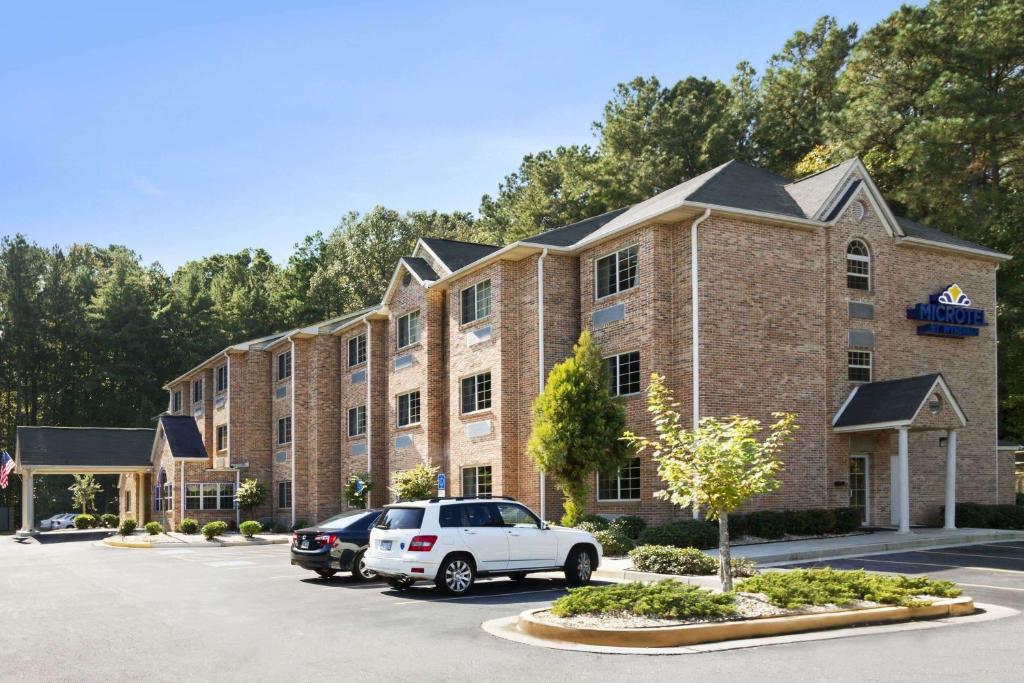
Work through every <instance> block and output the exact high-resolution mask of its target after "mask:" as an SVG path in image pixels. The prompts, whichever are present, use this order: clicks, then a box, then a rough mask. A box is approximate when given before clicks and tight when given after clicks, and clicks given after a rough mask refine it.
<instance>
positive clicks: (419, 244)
mask: <svg viewBox="0 0 1024 683" xmlns="http://www.w3.org/2000/svg"><path fill="white" fill-rule="evenodd" d="M420 247H422V248H423V251H425V252H427V253H428V254H430V255H431V256H433V257H434V260H435V261H437V262H438V263H440V264H441V267H442V268H444V269H445V270H446V271H447V274H448V275H451V273H452V269H451V268H449V267H448V264H447V263H445V262H444V259H442V258H441V257H440V256H438V255H437V254H436V253H435V252H434V250H433V249H431V248H430V247H429V246H427V243H426V242H424V241H423V238H422V237H420V238H419V239H417V240H416V247H415V248H413V250H412V255H413V256H415V255H416V252H417V250H419V249H420Z"/></svg>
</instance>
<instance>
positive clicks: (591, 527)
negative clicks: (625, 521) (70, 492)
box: [573, 522, 608, 534]
mask: <svg viewBox="0 0 1024 683" xmlns="http://www.w3.org/2000/svg"><path fill="white" fill-rule="evenodd" d="M573 528H574V529H579V530H580V531H586V532H587V533H591V534H596V533H597V532H598V531H607V529H608V527H606V526H602V525H600V524H594V523H593V522H580V523H579V524H577V525H576V526H574V527H573Z"/></svg>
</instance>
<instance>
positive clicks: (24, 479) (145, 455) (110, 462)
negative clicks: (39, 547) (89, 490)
mask: <svg viewBox="0 0 1024 683" xmlns="http://www.w3.org/2000/svg"><path fill="white" fill-rule="evenodd" d="M153 435H154V430H152V429H116V428H112V427H18V429H17V438H18V441H17V446H16V448H15V456H14V460H15V465H16V467H15V472H17V473H19V474H21V487H22V488H21V529H20V530H19V531H18V534H19V535H21V536H24V535H28V534H34V533H37V531H36V529H35V505H34V503H35V501H34V497H33V495H32V491H33V488H32V484H33V479H34V478H35V477H36V476H43V475H51V474H123V475H130V476H138V477H142V476H144V475H145V474H146V473H148V472H150V471H152V463H151V460H150V455H151V451H152V448H153ZM144 509H145V508H144V506H142V505H139V512H140V514H141V513H142V511H143V510H144ZM140 521H141V520H140Z"/></svg>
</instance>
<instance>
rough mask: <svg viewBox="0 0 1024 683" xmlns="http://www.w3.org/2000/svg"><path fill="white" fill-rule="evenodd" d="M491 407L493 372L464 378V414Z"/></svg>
mask: <svg viewBox="0 0 1024 683" xmlns="http://www.w3.org/2000/svg"><path fill="white" fill-rule="evenodd" d="M490 407H491V372H490V370H488V371H487V372H481V373H480V374H478V375H473V376H472V377H463V378H462V414H463V415H466V414H468V413H475V412H476V411H478V410H487V409H488V408H490Z"/></svg>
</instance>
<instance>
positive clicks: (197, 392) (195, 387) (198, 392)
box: [192, 377, 203, 405]
mask: <svg viewBox="0 0 1024 683" xmlns="http://www.w3.org/2000/svg"><path fill="white" fill-rule="evenodd" d="M197 403H198V404H199V405H202V403H203V378H202V377H200V378H199V379H197V380H194V381H193V382H192V405H196V404H197Z"/></svg>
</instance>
